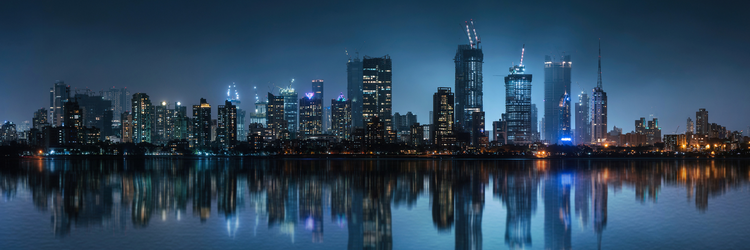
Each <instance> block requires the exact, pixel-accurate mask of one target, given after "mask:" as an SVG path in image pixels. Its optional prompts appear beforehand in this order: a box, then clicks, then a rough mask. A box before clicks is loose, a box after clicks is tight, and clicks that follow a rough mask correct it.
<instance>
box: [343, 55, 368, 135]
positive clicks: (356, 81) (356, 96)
mask: <svg viewBox="0 0 750 250" xmlns="http://www.w3.org/2000/svg"><path fill="white" fill-rule="evenodd" d="M346 74H347V76H346V83H347V84H346V86H347V91H348V92H347V96H348V97H349V100H350V101H351V102H352V126H353V127H355V128H363V127H364V123H363V121H364V118H363V116H362V101H363V99H362V98H363V96H362V91H363V89H362V84H363V80H362V76H363V75H362V61H360V60H359V54H358V56H357V57H355V58H354V59H351V58H349V61H347V62H346Z"/></svg>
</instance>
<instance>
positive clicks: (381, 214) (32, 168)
mask: <svg viewBox="0 0 750 250" xmlns="http://www.w3.org/2000/svg"><path fill="white" fill-rule="evenodd" d="M0 164H2V167H0V191H1V193H0V197H2V200H1V201H0V225H2V227H0V249H51V248H55V249H165V248H166V249H185V248H190V249H193V248H202V249H205V248H209V249H230V248H231V249H234V248H252V249H347V248H348V249H362V248H367V249H482V248H484V249H506V248H515V249H521V248H523V249H570V248H574V249H596V248H598V247H601V248H602V249H743V248H745V249H746V248H748V246H750V237H747V233H748V232H750V214H748V211H750V209H749V206H750V196H748V194H750V192H748V180H749V177H750V171H749V170H750V167H749V166H750V161H738V160H726V161H724V160H684V161H683V160H663V161H662V160H570V161H556V160H523V161H469V160H455V161H451V160H442V161H441V160H239V159H195V160H184V159H145V160H144V159H140V160H51V159H45V160H39V159H32V160H22V161H0Z"/></svg>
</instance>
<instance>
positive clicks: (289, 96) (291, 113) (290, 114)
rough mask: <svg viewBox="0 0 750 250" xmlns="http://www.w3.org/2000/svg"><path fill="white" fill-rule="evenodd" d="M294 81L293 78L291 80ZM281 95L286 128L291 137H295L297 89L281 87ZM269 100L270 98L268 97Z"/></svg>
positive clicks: (290, 86) (297, 103)
mask: <svg viewBox="0 0 750 250" xmlns="http://www.w3.org/2000/svg"><path fill="white" fill-rule="evenodd" d="M292 82H294V80H292ZM280 94H281V96H283V97H284V119H285V120H286V124H287V125H286V130H287V131H289V134H290V136H291V138H297V130H298V128H297V125H298V123H297V112H298V110H299V108H298V105H299V97H298V95H297V91H295V90H294V88H292V85H291V84H290V85H289V87H286V88H282V89H281V93H280ZM269 102H270V99H269Z"/></svg>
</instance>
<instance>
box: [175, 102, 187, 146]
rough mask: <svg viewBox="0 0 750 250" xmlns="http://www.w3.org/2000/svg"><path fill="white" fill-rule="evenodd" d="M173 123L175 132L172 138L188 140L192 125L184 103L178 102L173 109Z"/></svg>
mask: <svg viewBox="0 0 750 250" xmlns="http://www.w3.org/2000/svg"><path fill="white" fill-rule="evenodd" d="M172 123H173V124H174V125H173V130H174V131H173V132H172V138H171V139H174V140H186V139H188V138H189V137H190V136H189V135H188V133H189V131H188V130H189V129H188V127H190V125H189V123H190V118H189V117H188V115H187V107H185V106H183V105H182V103H180V102H176V103H175V106H174V110H173V111H172Z"/></svg>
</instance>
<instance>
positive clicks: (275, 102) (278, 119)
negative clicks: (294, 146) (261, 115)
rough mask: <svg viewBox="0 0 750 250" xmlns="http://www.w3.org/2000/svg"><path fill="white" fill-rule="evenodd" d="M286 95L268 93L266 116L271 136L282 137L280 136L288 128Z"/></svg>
mask: <svg viewBox="0 0 750 250" xmlns="http://www.w3.org/2000/svg"><path fill="white" fill-rule="evenodd" d="M284 99H285V98H284V96H276V95H273V94H271V93H268V104H267V106H266V118H267V122H268V126H267V127H268V128H269V129H271V136H272V137H273V138H274V139H282V138H280V136H281V135H282V132H283V131H286V130H287V120H286V119H285V114H286V113H285V112H284V106H285V103H284V101H285V100H284Z"/></svg>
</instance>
